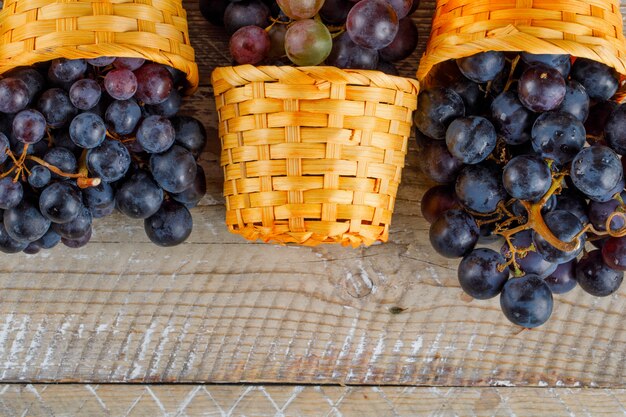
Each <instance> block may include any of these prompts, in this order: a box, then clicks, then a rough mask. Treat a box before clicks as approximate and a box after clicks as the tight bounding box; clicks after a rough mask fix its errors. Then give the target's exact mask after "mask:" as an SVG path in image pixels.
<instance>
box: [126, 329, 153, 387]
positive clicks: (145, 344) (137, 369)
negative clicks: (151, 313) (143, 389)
mask: <svg viewBox="0 0 626 417" xmlns="http://www.w3.org/2000/svg"><path fill="white" fill-rule="evenodd" d="M156 326H157V320H153V321H152V323H150V327H148V329H147V330H146V333H145V334H144V336H143V341H142V342H141V348H140V349H139V355H138V356H137V359H135V360H133V369H132V371H131V372H130V379H137V378H140V377H141V376H142V375H143V366H141V363H142V362H143V361H144V360H145V359H146V353H147V352H148V348H149V347H150V342H151V341H152V334H153V333H154V329H155V328H156Z"/></svg>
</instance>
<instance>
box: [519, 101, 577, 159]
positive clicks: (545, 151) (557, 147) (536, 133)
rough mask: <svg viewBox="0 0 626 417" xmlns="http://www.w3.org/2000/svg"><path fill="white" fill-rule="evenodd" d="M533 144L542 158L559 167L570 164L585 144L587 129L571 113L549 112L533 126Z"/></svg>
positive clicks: (540, 117)
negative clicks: (553, 162)
mask: <svg viewBox="0 0 626 417" xmlns="http://www.w3.org/2000/svg"><path fill="white" fill-rule="evenodd" d="M531 136H532V144H533V148H534V149H535V151H536V152H537V153H539V154H541V156H542V157H544V158H548V159H552V160H554V161H555V162H556V163H557V164H559V165H564V164H566V163H568V162H570V161H571V160H572V159H574V157H575V156H576V155H577V154H578V152H579V151H580V150H581V149H582V148H583V146H584V144H585V138H586V134H585V127H584V126H583V124H582V122H581V121H580V120H578V119H576V118H575V117H574V116H572V115H571V114H569V113H561V112H548V113H543V114H542V115H541V116H539V117H538V118H537V120H536V121H535V124H534V125H533V128H532V132H531Z"/></svg>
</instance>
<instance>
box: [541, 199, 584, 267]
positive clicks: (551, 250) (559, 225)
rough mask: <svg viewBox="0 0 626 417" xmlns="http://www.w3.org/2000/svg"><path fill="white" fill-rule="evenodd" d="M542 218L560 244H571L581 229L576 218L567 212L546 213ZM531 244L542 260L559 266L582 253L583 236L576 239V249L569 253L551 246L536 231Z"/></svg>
mask: <svg viewBox="0 0 626 417" xmlns="http://www.w3.org/2000/svg"><path fill="white" fill-rule="evenodd" d="M543 217H544V221H545V223H546V225H547V226H548V229H550V231H551V232H552V234H554V236H556V237H557V238H558V239H559V240H561V241H562V242H566V243H569V242H572V241H573V240H574V239H575V238H576V235H578V234H579V233H580V231H581V230H582V229H583V224H582V222H581V221H580V220H579V219H578V217H576V216H575V215H573V214H572V213H569V212H567V211H563V210H554V211H551V212H549V213H546V214H545V215H544V216H543ZM533 243H534V244H535V248H536V249H537V252H538V253H539V254H540V255H541V256H542V257H543V259H545V260H546V261H548V262H554V263H559V264H560V263H565V262H567V261H570V260H572V259H574V258H576V257H577V256H578V255H579V254H580V252H582V250H583V247H584V245H585V235H584V234H583V235H581V236H579V237H578V238H577V239H576V247H575V248H574V249H573V250H570V251H563V250H561V249H558V248H556V247H554V246H552V245H551V244H550V243H548V241H547V240H546V239H545V238H544V237H543V236H542V235H541V234H540V233H538V232H537V231H533Z"/></svg>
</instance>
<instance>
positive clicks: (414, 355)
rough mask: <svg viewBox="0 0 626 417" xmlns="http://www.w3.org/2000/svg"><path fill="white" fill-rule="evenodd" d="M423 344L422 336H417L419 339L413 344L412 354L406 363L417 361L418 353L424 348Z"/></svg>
mask: <svg viewBox="0 0 626 417" xmlns="http://www.w3.org/2000/svg"><path fill="white" fill-rule="evenodd" d="M423 343H424V339H422V336H421V335H420V336H417V338H416V339H415V340H414V341H412V342H411V354H410V355H409V357H408V358H406V361H405V362H409V363H414V362H416V361H417V353H418V352H419V351H420V349H421V348H422V345H423Z"/></svg>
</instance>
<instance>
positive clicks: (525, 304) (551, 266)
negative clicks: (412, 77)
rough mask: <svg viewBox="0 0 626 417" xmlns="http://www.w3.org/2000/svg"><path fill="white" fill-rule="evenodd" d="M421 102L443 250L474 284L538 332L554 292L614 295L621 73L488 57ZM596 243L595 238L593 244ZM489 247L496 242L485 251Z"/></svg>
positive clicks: (625, 262) (439, 73)
mask: <svg viewBox="0 0 626 417" xmlns="http://www.w3.org/2000/svg"><path fill="white" fill-rule="evenodd" d="M434 71H435V73H434V75H433V78H432V82H431V84H430V85H429V88H427V89H425V90H423V91H422V92H421V93H420V95H419V98H418V108H417V110H416V112H415V124H416V126H417V129H418V132H417V136H418V150H419V151H420V152H421V157H420V158H419V165H420V168H421V170H422V171H423V173H424V174H425V175H426V176H427V177H429V178H430V179H431V180H433V181H435V182H437V183H439V185H436V186H434V187H433V188H431V189H429V190H428V191H427V192H426V194H425V195H424V196H423V199H422V213H423V215H424V218H425V219H426V220H427V221H428V222H430V223H431V226H430V231H429V237H430V242H431V244H432V246H433V248H434V249H435V250H436V251H437V252H438V253H439V254H441V255H443V256H445V257H449V258H462V259H461V262H460V264H459V267H458V279H459V283H460V286H461V288H462V289H463V291H465V292H466V293H467V294H469V295H470V296H471V297H473V298H477V299H488V298H492V297H496V296H498V295H499V296H500V306H501V308H502V312H503V313H504V315H505V316H506V317H507V318H508V319H509V320H510V321H511V322H513V323H515V324H517V325H519V326H523V327H527V328H532V327H537V326H540V325H542V324H543V323H545V322H546V321H547V320H548V318H549V317H550V315H551V313H552V308H553V294H561V293H565V292H568V291H571V290H572V289H574V288H575V287H576V286H577V284H578V285H579V286H580V287H581V288H582V289H583V290H584V291H586V292H588V293H589V294H592V295H594V296H597V297H605V296H608V295H610V294H613V293H614V292H615V291H617V289H618V288H619V286H620V285H621V283H622V281H623V279H624V271H625V270H626V203H625V202H624V199H625V198H626V191H625V189H624V167H625V165H626V158H624V155H626V104H621V105H620V104H618V103H617V101H616V100H615V95H616V93H617V91H618V87H619V85H620V82H619V76H618V74H617V73H616V72H615V71H614V70H613V69H612V68H610V67H608V66H606V65H604V64H602V63H599V62H596V61H592V60H588V59H583V58H577V59H575V58H572V57H570V56H569V55H533V54H529V53H521V54H520V53H504V52H495V51H489V52H484V53H479V54H476V55H473V56H469V57H466V58H462V59H458V60H456V61H448V62H445V63H442V64H440V66H439V67H438V68H435V70H434ZM587 243H588V245H587ZM479 245H485V246H490V247H478V246H479Z"/></svg>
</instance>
